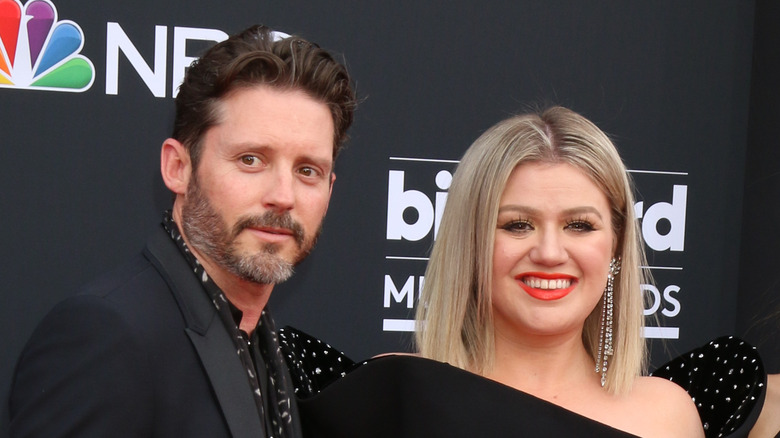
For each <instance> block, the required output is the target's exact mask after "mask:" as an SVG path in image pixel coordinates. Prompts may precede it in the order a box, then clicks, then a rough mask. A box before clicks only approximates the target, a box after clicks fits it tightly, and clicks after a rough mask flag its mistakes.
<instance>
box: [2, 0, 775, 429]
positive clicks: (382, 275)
mask: <svg viewBox="0 0 780 438" xmlns="http://www.w3.org/2000/svg"><path fill="white" fill-rule="evenodd" d="M755 9H756V8H755V4H754V2H750V1H717V0H698V1H694V0H686V1H671V0H670V1H646V2H595V1H594V2H590V1H580V0H556V1H545V2H537V1H517V0H512V1H494V2H490V3H484V2H471V1H465V0H458V1H451V2H412V1H408V2H384V1H373V0H372V1H366V0H363V1H343V2H314V4H309V3H300V2H290V3H286V2H266V1H257V0H255V1H236V2H216V1H205V0H188V1H184V0H166V1H151V0H137V1H134V2H131V3H128V2H119V1H104V2H100V3H99V4H97V3H95V2H84V1H77V0H28V1H26V2H24V1H20V0H0V41H1V44H0V45H1V47H0V55H2V56H1V57H0V136H1V137H2V142H0V205H2V214H0V224H1V225H2V226H0V233H2V242H3V244H2V247H1V249H0V272H1V273H2V274H1V275H0V281H2V287H0V302H1V303H2V305H1V306H0V336H1V337H2V338H1V339H2V340H1V341H0V345H1V346H2V351H3V353H2V354H0V396H2V398H3V402H2V403H3V405H2V407H3V408H4V407H5V398H6V393H7V390H8V387H9V385H10V378H11V374H12V370H13V366H14V363H15V361H16V358H17V356H18V354H19V352H20V350H21V348H22V347H23V345H24V342H25V341H26V339H27V337H28V336H29V335H30V333H31V331H32V330H33V328H34V326H35V325H36V324H37V323H38V321H39V320H40V318H41V317H42V316H43V314H44V313H45V312H47V311H48V310H49V309H50V308H51V307H52V306H53V304H54V303H56V302H57V301H59V300H61V299H62V298H64V297H66V296H68V295H71V294H73V293H75V292H76V291H77V289H78V287H79V286H80V285H81V284H83V283H85V282H86V281H88V280H89V279H91V278H93V277H95V276H96V275H98V274H100V273H101V272H104V271H106V270H108V269H110V268H111V267H113V266H115V265H117V264H119V263H121V262H122V261H123V260H126V259H127V258H129V257H130V256H131V255H133V254H135V253H137V252H138V251H140V250H141V249H142V247H143V245H144V242H145V240H146V236H147V235H148V234H149V233H150V230H151V229H152V227H155V226H157V225H158V223H159V221H160V218H161V214H162V211H163V210H164V209H166V208H168V206H169V205H170V203H171V195H170V194H169V193H168V192H167V191H166V189H165V187H164V186H163V184H162V180H161V178H160V176H159V151H160V145H161V143H162V141H163V140H164V139H165V138H166V137H167V136H169V134H170V131H171V128H172V120H173V106H174V105H173V97H174V96H175V94H176V88H177V86H178V84H179V82H180V80H181V78H182V76H183V74H184V71H185V69H186V67H187V65H189V63H190V62H191V61H192V60H193V59H194V58H195V57H197V56H198V54H199V53H201V52H202V51H203V50H204V49H205V48H207V47H209V46H210V45H212V44H213V43H214V42H215V41H219V40H222V39H224V38H226V36H227V35H228V34H230V33H233V32H236V31H239V30H241V29H243V28H245V27H247V26H249V25H251V24H254V23H262V24H266V25H270V26H272V27H274V28H276V29H278V30H280V31H283V32H286V33H290V34H299V35H302V36H304V37H306V38H308V39H310V40H313V41H316V42H318V43H319V44H320V45H321V46H323V47H325V48H327V49H329V50H330V51H332V52H333V53H336V54H338V56H339V57H342V56H343V58H344V59H345V60H346V64H347V65H348V67H349V70H350V72H351V74H352V75H353V76H354V78H355V80H356V84H357V91H358V93H359V95H360V97H361V105H360V107H359V109H358V112H357V114H356V121H355V124H354V126H353V129H352V130H351V137H352V138H351V140H350V142H349V144H348V148H347V149H346V150H345V151H344V152H343V154H342V155H341V157H340V159H339V162H338V163H337V168H336V173H337V175H338V179H337V181H336V185H335V187H334V191H333V198H332V201H331V206H330V209H329V213H328V217H327V219H326V221H325V226H324V232H323V235H322V238H321V239H320V242H319V244H318V247H317V248H316V249H315V251H314V253H313V254H312V256H310V257H309V259H308V260H306V261H305V262H304V263H303V264H302V265H301V266H300V267H299V268H298V269H297V273H296V275H295V276H294V277H293V279H292V280H291V281H289V282H288V283H285V284H283V285H280V286H278V287H277V288H276V289H275V290H274V293H273V297H272V300H271V306H272V309H273V311H274V313H275V316H276V319H277V323H278V324H279V325H286V324H289V325H294V326H296V327H298V328H300V329H302V330H304V331H307V332H310V333H312V334H315V335H317V336H319V337H321V338H323V339H326V340H327V341H329V342H330V343H331V344H332V345H334V346H336V347H337V348H339V349H341V350H343V351H345V352H346V353H347V354H348V355H349V356H352V357H353V358H355V359H359V358H363V357H366V356H370V355H374V354H377V353H381V352H386V351H399V350H408V349H410V348H411V333H410V330H411V329H412V327H413V323H412V318H413V314H414V308H415V305H416V298H417V296H418V294H419V291H420V288H421V287H422V285H423V283H424V271H425V265H426V261H427V256H428V253H429V250H430V247H431V245H432V243H433V242H434V239H435V237H436V232H437V228H438V223H439V218H440V215H441V213H442V211H443V209H444V208H445V204H446V199H447V190H448V188H449V184H450V180H451V177H452V173H453V172H454V170H455V168H456V166H457V162H458V160H459V158H460V157H461V155H462V154H463V152H464V151H465V149H466V148H467V147H468V146H469V145H470V144H471V142H472V141H473V140H474V139H476V138H477V137H478V136H479V135H480V134H481V133H482V132H483V131H484V130H485V129H487V128H488V127H490V126H491V125H493V124H494V123H495V122H497V121H498V120H500V119H503V118H505V117H507V116H509V115H511V114H513V113H516V112H521V111H525V110H527V109H529V108H534V107H543V106H546V105H550V104H560V105H564V106H568V107H570V108H572V109H574V110H576V111H578V112H580V113H582V114H584V115H585V116H587V117H588V118H590V119H591V120H593V121H594V122H595V123H596V124H597V125H599V126H600V127H601V128H602V129H603V130H604V131H606V132H607V133H609V134H610V135H611V137H612V138H613V139H614V140H615V143H616V144H617V146H618V148H619V150H620V152H621V154H622V155H623V157H624V159H625V162H626V164H627V166H628V168H629V169H630V172H631V176H632V177H633V179H634V180H635V181H636V183H637V190H638V193H637V200H638V202H637V204H636V205H635V210H636V212H637V215H638V216H639V217H640V221H641V226H642V236H643V238H644V241H645V243H646V245H647V254H648V266H645V267H644V268H645V269H648V270H649V271H650V272H651V273H652V275H653V277H654V278H655V283H654V284H647V285H643V288H642V290H641V291H637V293H642V294H644V295H645V297H646V305H645V314H646V315H647V316H648V326H647V329H646V331H645V336H646V337H647V338H649V339H651V341H650V343H651V347H652V358H653V362H654V363H655V364H660V363H661V362H663V361H665V360H666V359H667V358H668V357H669V356H670V355H675V354H678V353H681V352H683V351H685V350H687V349H689V348H692V347H694V346H697V345H698V344H701V343H704V342H705V341H707V340H709V339H710V338H713V337H715V336H719V335H723V334H730V333H736V330H737V313H738V312H737V307H738V303H739V300H740V294H741V293H743V291H741V290H740V284H739V278H740V263H739V261H740V241H741V239H740V236H741V232H742V231H741V230H742V224H743V215H742V211H743V196H744V190H745V185H744V181H745V169H746V156H747V149H748V138H749V135H748V133H749V120H750V117H749V115H750V101H751V67H752V54H753V46H754V17H755ZM754 94H755V90H754ZM778 371H780V370H778ZM3 415H6V413H5V408H4V411H3Z"/></svg>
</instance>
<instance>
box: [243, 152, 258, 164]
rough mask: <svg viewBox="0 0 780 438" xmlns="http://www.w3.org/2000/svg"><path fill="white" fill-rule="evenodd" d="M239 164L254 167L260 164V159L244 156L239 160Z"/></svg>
mask: <svg viewBox="0 0 780 438" xmlns="http://www.w3.org/2000/svg"><path fill="white" fill-rule="evenodd" d="M240 160H241V163H243V164H246V165H247V166H255V165H257V164H260V159H259V158H257V157H255V156H254V155H244V156H243V157H241V158H240Z"/></svg>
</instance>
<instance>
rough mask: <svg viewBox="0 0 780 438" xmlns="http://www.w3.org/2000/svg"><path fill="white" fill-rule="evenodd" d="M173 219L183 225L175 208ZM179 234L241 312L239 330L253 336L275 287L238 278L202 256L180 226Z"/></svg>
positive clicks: (177, 223) (179, 213)
mask: <svg viewBox="0 0 780 438" xmlns="http://www.w3.org/2000/svg"><path fill="white" fill-rule="evenodd" d="M173 218H174V222H175V223H176V225H177V226H179V224H181V212H180V211H177V209H176V208H175V206H174V210H173ZM179 233H180V234H181V236H182V239H184V242H185V243H186V244H187V247H188V248H189V250H190V251H191V252H192V254H193V255H194V256H195V258H196V259H198V262H200V264H201V265H202V266H203V269H204V270H205V271H206V274H208V276H209V277H211V280H212V281H213V282H214V284H216V285H217V287H219V288H220V290H222V292H223V293H224V294H225V297H226V298H227V299H228V300H229V301H230V302H231V303H232V304H233V305H234V306H236V307H237V308H238V310H240V311H241V313H242V316H241V323H240V324H239V328H240V329H241V330H243V331H245V332H246V333H250V334H251V333H252V332H253V331H254V330H255V327H256V326H257V322H258V321H259V320H260V315H261V314H262V313H263V309H265V306H266V304H268V298H270V297H271V291H272V290H273V287H274V285H273V284H260V283H255V282H252V281H247V280H244V279H241V278H239V277H237V276H236V275H235V274H233V273H231V272H229V271H227V270H226V269H224V268H223V267H221V266H220V265H219V264H217V263H215V262H214V261H213V260H211V259H210V258H208V257H206V256H205V255H203V254H201V253H200V252H199V251H198V250H197V248H195V247H194V246H192V245H191V244H190V241H189V239H187V236H186V235H185V234H184V232H182V229H181V227H180V226H179Z"/></svg>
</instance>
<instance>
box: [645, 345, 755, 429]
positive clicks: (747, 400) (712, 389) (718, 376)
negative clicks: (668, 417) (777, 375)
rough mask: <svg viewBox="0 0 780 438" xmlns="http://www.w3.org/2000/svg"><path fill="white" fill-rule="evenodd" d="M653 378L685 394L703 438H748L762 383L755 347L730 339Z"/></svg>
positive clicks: (666, 367)
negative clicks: (691, 404) (745, 437)
mask: <svg viewBox="0 0 780 438" xmlns="http://www.w3.org/2000/svg"><path fill="white" fill-rule="evenodd" d="M652 375H653V376H656V377H663V378H666V379H669V380H670V381H672V382H674V383H676V384H678V385H680V386H682V387H683V388H684V389H685V390H686V391H688V394H689V395H690V396H691V399H692V400H693V402H694V404H695V405H696V409H698V411H699V416H700V417H701V421H702V426H703V427H704V434H705V436H706V437H707V438H710V437H726V436H737V435H739V436H742V433H741V432H743V431H744V436H747V432H748V431H749V430H750V428H751V427H752V426H753V423H755V420H756V418H757V415H758V411H760V410H761V406H760V404H759V401H760V400H763V394H764V385H765V382H766V372H765V371H764V366H763V363H762V362H761V357H760V356H759V354H758V351H756V348H755V347H753V346H751V345H750V344H748V343H746V342H745V341H743V340H741V339H738V338H735V337H733V336H728V337H721V338H718V339H715V340H713V341H711V342H710V343H709V344H707V345H705V346H703V347H699V348H697V349H695V350H692V351H690V352H688V353H686V354H683V355H682V356H679V357H677V358H675V359H673V360H672V361H670V362H667V363H666V364H664V365H662V366H661V367H660V368H658V369H657V370H656V371H654V372H653V373H652ZM751 414H752V415H751Z"/></svg>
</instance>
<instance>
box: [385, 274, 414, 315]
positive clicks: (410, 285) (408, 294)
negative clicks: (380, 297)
mask: <svg viewBox="0 0 780 438" xmlns="http://www.w3.org/2000/svg"><path fill="white" fill-rule="evenodd" d="M420 278H421V279H422V277H420ZM421 283H422V281H421ZM391 297H392V299H393V300H394V301H395V302H396V303H401V302H403V300H404V297H405V298H406V307H407V308H408V309H411V308H413V307H414V276H409V278H407V279H406V283H404V285H403V287H401V290H400V291H399V290H398V288H397V287H396V286H395V283H393V279H392V278H390V276H389V275H385V307H386V308H387V307H390V299H391Z"/></svg>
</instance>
